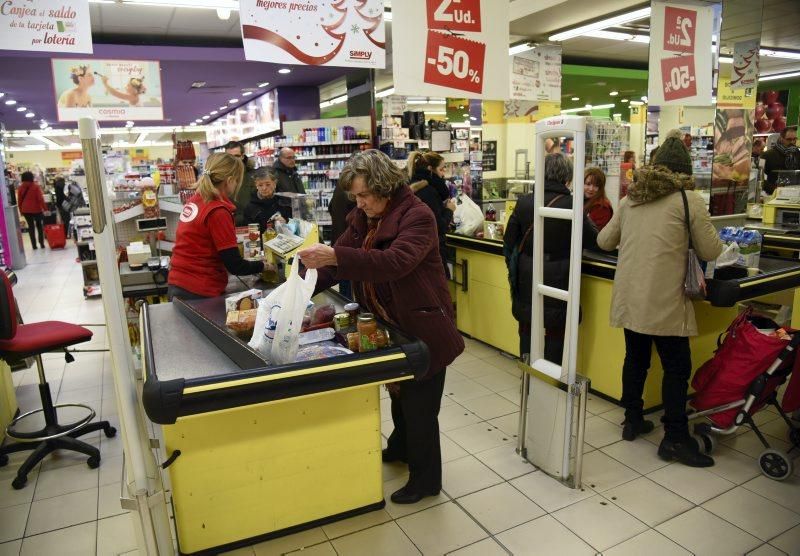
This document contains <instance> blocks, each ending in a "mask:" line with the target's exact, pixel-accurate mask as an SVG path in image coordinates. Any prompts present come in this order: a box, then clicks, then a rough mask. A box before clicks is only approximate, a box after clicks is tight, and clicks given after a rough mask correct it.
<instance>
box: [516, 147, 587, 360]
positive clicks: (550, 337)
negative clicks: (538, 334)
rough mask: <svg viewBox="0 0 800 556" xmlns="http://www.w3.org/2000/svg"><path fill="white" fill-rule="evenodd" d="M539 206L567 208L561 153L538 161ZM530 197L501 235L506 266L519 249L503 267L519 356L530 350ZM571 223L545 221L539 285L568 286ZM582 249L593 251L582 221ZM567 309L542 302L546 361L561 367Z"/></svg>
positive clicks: (567, 174) (566, 170)
mask: <svg viewBox="0 0 800 556" xmlns="http://www.w3.org/2000/svg"><path fill="white" fill-rule="evenodd" d="M544 178H545V182H544V202H545V204H546V205H547V206H550V207H553V208H564V209H571V208H572V192H571V191H570V190H569V189H568V188H567V183H569V182H571V181H572V161H571V160H570V159H569V158H567V157H566V156H565V155H563V154H562V153H553V154H548V155H547V157H546V158H545V162H544ZM533 204H534V199H533V193H529V194H527V195H523V196H522V197H520V198H519V201H517V205H516V207H515V208H514V212H513V213H512V214H511V217H510V218H509V220H508V225H507V226H506V232H505V234H504V236H503V251H504V253H505V255H506V263H509V262H510V261H511V259H512V257H511V253H512V251H513V250H515V249H517V250H518V249H519V248H520V246H521V248H522V249H521V251H519V256H518V260H517V262H518V265H517V268H516V269H512V268H511V267H510V268H509V280H510V281H511V311H512V313H513V315H514V318H515V319H517V321H518V322H519V346H520V347H519V350H520V355H522V354H525V353H530V351H531V293H532V290H533V233H534V232H533ZM571 238H572V223H571V222H570V221H569V220H560V219H555V218H548V219H547V220H546V221H545V225H544V270H543V273H544V283H545V285H548V286H552V287H556V288H560V289H567V288H568V286H569V257H570V242H571ZM583 246H584V247H586V248H590V249H591V248H596V247H597V229H596V228H595V227H594V225H593V224H592V222H591V221H590V220H589V219H588V218H586V217H584V222H583ZM566 312H567V304H566V302H564V301H559V300H557V299H553V298H550V297H546V298H545V300H544V328H545V349H544V356H545V359H547V360H548V361H552V362H554V363H561V356H562V352H563V350H564V328H565V327H566Z"/></svg>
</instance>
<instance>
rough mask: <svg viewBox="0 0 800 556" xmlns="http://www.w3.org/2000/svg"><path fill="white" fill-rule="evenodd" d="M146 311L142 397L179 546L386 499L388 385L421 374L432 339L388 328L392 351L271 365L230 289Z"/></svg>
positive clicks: (241, 538) (328, 295)
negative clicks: (243, 335) (229, 320)
mask: <svg viewBox="0 0 800 556" xmlns="http://www.w3.org/2000/svg"><path fill="white" fill-rule="evenodd" d="M313 301H314V302H317V303H333V304H334V305H335V306H336V308H337V310H338V311H342V308H343V304H344V303H346V300H345V299H344V298H342V297H341V296H339V295H338V294H337V293H335V292H332V291H326V292H323V293H321V294H319V295H317V296H316V297H315V298H314V299H313ZM140 318H141V330H142V353H143V361H144V376H145V383H144V387H143V393H142V400H141V401H142V405H143V406H144V410H145V413H146V414H147V416H148V418H149V419H150V420H151V421H152V422H154V423H157V424H159V425H161V427H160V436H161V438H162V439H163V457H164V458H165V459H164V464H163V466H165V467H166V468H165V470H164V472H163V476H162V478H163V480H164V482H165V485H166V487H167V488H168V489H170V490H171V500H172V507H173V510H174V516H175V525H176V531H177V536H178V544H179V548H180V551H181V553H183V554H194V553H203V554H217V553H219V552H221V551H225V550H231V549H233V548H236V547H238V546H243V545H248V544H252V543H255V542H259V541H262V540H266V539H269V538H272V537H276V536H280V535H284V534H289V533H292V532H295V531H297V530H300V529H304V528H308V527H315V526H318V525H321V524H324V523H327V522H330V521H333V520H337V519H344V518H347V517H351V516H353V515H357V514H359V513H364V512H369V511H373V510H375V509H379V508H382V507H383V506H384V503H385V502H384V498H383V481H382V475H381V474H382V466H381V448H382V446H381V428H380V421H381V419H380V391H379V387H380V385H381V384H385V383H388V382H396V381H400V380H410V379H412V378H413V377H414V376H418V375H420V374H423V373H424V372H425V371H426V370H427V367H428V350H427V347H426V346H425V344H423V343H422V342H420V341H418V340H415V339H413V338H410V337H407V336H405V335H404V334H402V333H401V332H400V331H398V330H396V329H393V328H391V327H386V328H388V330H389V332H390V336H391V338H392V346H390V347H388V348H386V349H382V350H379V351H373V352H368V353H354V354H352V355H345V356H341V357H335V358H329V359H322V360H317V361H309V362H304V363H295V364H290V365H282V366H274V367H269V366H268V365H267V363H266V361H265V360H264V359H263V357H262V356H261V355H260V354H259V353H258V352H256V351H254V350H252V349H250V348H249V347H247V345H246V343H245V342H244V341H243V340H241V339H239V338H237V337H236V336H235V335H233V334H232V333H230V332H229V331H228V330H227V328H226V327H225V304H224V298H223V297H217V298H213V299H207V300H198V301H186V302H181V301H180V300H175V301H174V302H172V303H165V304H158V305H145V306H143V307H142V311H141V315H140ZM382 326H383V325H382Z"/></svg>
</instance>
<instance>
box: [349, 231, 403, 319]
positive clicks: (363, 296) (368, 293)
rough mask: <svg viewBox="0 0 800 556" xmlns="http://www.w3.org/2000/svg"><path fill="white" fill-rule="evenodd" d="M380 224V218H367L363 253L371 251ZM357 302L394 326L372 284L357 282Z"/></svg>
mask: <svg viewBox="0 0 800 556" xmlns="http://www.w3.org/2000/svg"><path fill="white" fill-rule="evenodd" d="M380 224H381V218H380V217H376V218H367V236H366V237H365V238H364V244H363V245H362V249H364V251H369V250H370V249H372V245H373V243H374V242H375V234H376V233H377V231H378V228H379V227H380ZM358 289H359V290H360V291H359V295H358V298H359V300H360V301H361V302H362V303H363V304H364V305H366V306H367V308H368V309H370V310H371V311H372V312H373V313H375V314H376V315H377V316H378V318H379V319H380V320H382V321H383V322H386V323H389V324H391V325H392V326H396V324H397V323H395V321H394V319H392V318H391V317H390V316H389V313H388V312H387V311H386V308H385V307H384V306H383V305H381V302H380V300H379V299H378V293H377V290H376V289H375V284H373V283H372V282H359V283H358Z"/></svg>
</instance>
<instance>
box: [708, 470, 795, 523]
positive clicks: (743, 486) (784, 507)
mask: <svg viewBox="0 0 800 556" xmlns="http://www.w3.org/2000/svg"><path fill="white" fill-rule="evenodd" d="M763 476H764V475H758V476H757V477H753V478H752V479H750V480H749V481H746V482H744V483H742V484H741V485H736V486H740V487H742V488H744V489H746V490H749V491H750V492H752V493H755V494H758V495H759V496H761V497H762V498H767V497H766V496H764V495H763V494H761V493H760V492H758V491H756V490H753V489H752V488H747V487H746V486H745V485H746V484H747V483H749V482H751V481H755V480H756V479H758V477H763ZM729 490H731V489H729ZM726 492H728V491H726ZM723 494H724V493H723ZM767 500H769V501H771V502H774V503H775V504H777V505H779V506H780V507H782V508H783V509H785V510H788V511H790V512H792V513H794V514H797V513H798V512H796V511H794V510H793V509H792V508H790V507H789V506H786V505H784V504H781V503H780V502H778V501H777V500H773V499H772V498H767Z"/></svg>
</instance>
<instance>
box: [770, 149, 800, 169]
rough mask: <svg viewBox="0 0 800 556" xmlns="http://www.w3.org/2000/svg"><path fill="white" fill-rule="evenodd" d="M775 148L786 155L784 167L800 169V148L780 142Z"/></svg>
mask: <svg viewBox="0 0 800 556" xmlns="http://www.w3.org/2000/svg"><path fill="white" fill-rule="evenodd" d="M774 148H775V150H776V151H778V152H779V153H781V154H782V155H783V157H784V167H785V168H786V169H787V170H798V169H800V156H798V155H800V150H798V148H797V147H796V146H795V145H791V146H789V147H787V146H786V145H782V144H781V143H780V142H778V143H776V144H775V147H774Z"/></svg>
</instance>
